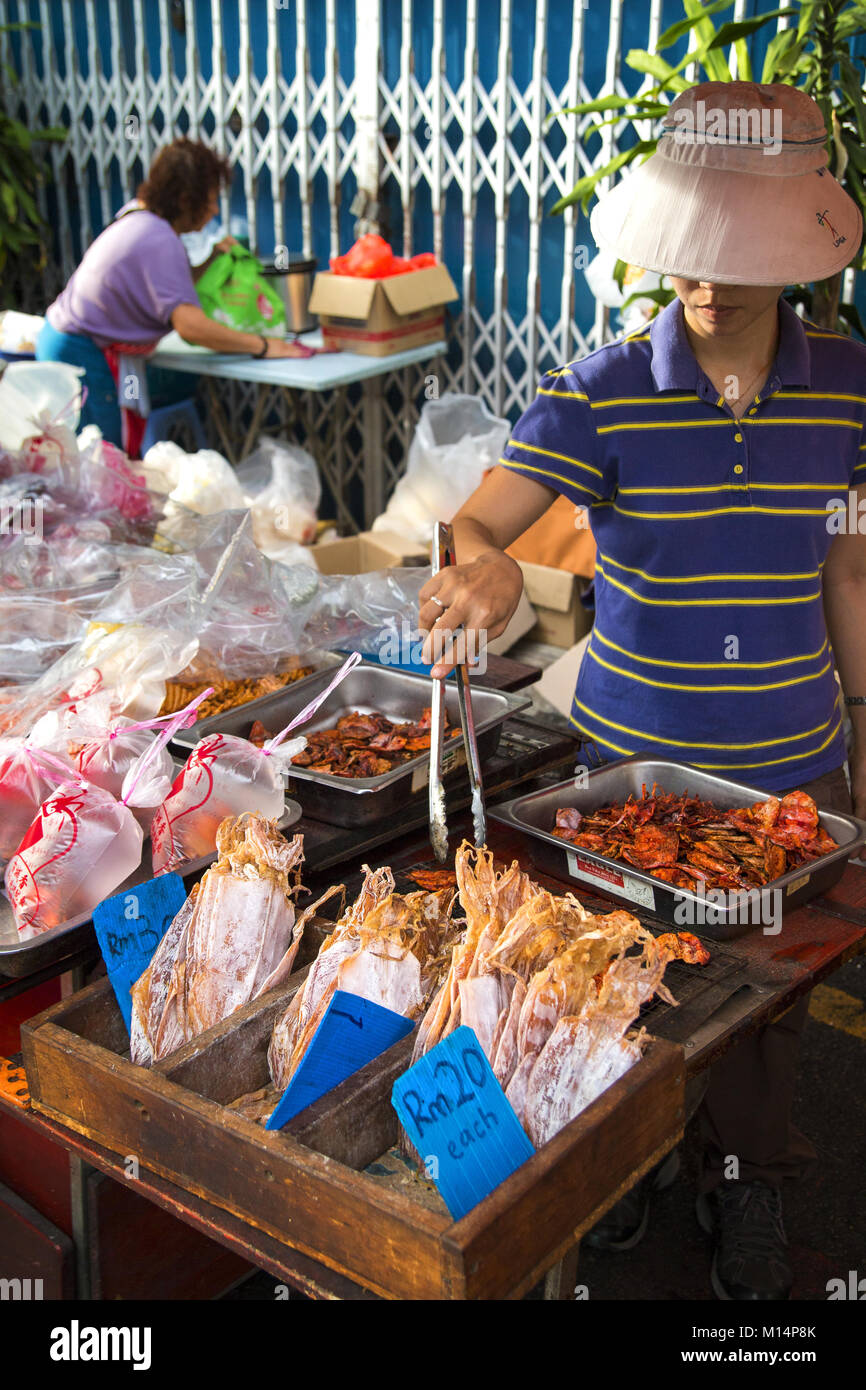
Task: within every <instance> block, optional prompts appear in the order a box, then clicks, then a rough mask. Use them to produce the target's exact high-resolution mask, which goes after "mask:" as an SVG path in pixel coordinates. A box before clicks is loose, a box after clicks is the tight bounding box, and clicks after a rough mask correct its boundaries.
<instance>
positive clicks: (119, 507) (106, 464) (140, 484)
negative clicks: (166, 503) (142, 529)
mask: <svg viewBox="0 0 866 1390" xmlns="http://www.w3.org/2000/svg"><path fill="white" fill-rule="evenodd" d="M79 447H80V457H79V488H80V498H81V502H82V504H83V505H84V506H86V510H88V511H91V512H102V511H116V512H118V513H119V514H120V515H121V516H122V517H124V518H125V519H126V520H127V521H148V520H150V519H151V518H153V517H154V516H156V515H157V512H158V511H161V503H160V504H159V505H157V503H158V499H157V498H156V497H154V496H152V495H151V493H150V491H149V490H148V486H147V478H146V476H145V474H144V473H142V472H141V471H140V469H138V468H137V467H135V466H134V465H133V464H131V463H130V460H129V459H128V457H127V456H126V454H125V453H124V452H123V450H122V449H119V448H118V447H117V445H116V444H112V443H111V442H110V440H107V439H103V438H102V435H101V433H100V432H99V431H98V430H97V428H96V426H88V428H87V429H86V430H83V431H82V433H81V435H80V436H79Z"/></svg>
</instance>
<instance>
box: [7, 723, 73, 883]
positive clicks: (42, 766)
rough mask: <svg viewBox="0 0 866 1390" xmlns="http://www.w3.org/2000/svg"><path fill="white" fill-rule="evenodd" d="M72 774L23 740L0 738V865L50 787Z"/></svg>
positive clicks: (65, 763)
mask: <svg viewBox="0 0 866 1390" xmlns="http://www.w3.org/2000/svg"><path fill="white" fill-rule="evenodd" d="M71 774H72V768H71V766H70V764H69V763H68V761H65V762H64V761H61V759H60V758H52V757H51V756H50V755H46V754H45V753H44V752H43V751H42V750H41V749H39V748H34V747H33V746H32V745H31V744H30V743H28V742H27V740H26V739H19V738H4V739H0V806H2V814H0V866H2V865H4V864H6V863H8V861H9V859H11V857H12V855H13V854H14V853H15V851H16V849H17V848H18V846H19V844H20V843H21V840H22V839H23V838H24V835H25V834H26V832H27V829H28V827H29V826H30V824H31V822H32V821H33V817H34V816H35V815H36V813H37V811H38V810H39V807H40V806H41V805H42V802H43V801H44V800H45V798H46V796H48V794H49V792H50V791H51V788H52V787H55V786H57V784H58V783H59V782H63V781H65V780H66V779H67V778H68V777H69V776H70V775H71Z"/></svg>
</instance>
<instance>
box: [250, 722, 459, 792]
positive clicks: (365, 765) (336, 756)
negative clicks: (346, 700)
mask: <svg viewBox="0 0 866 1390" xmlns="http://www.w3.org/2000/svg"><path fill="white" fill-rule="evenodd" d="M430 717H431V710H430V708H429V706H428V708H427V709H425V710H424V713H423V714H422V716H421V718H420V719H419V720H418V721H417V722H416V723H412V722H406V723H401V722H399V721H397V720H393V719H389V718H388V717H387V715H384V714H380V713H378V712H377V711H375V710H373V711H372V712H371V713H369V714H363V713H361V711H359V710H352V711H350V713H349V714H344V715H342V716H341V718H340V719H338V720H337V722H336V724H335V725H333V727H332V728H328V729H315V730H313V731H312V732H311V733H308V734H307V747H306V748H305V749H304V751H303V753H298V754H297V755H296V756H295V758H294V760H293V766H294V767H306V768H309V769H310V771H312V772H327V773H330V774H331V776H333V777H378V776H380V775H381V774H382V773H384V772H390V771H391V769H392V768H395V767H399V765H400V764H401V763H407V762H409V761H410V759H412V758H417V756H418V754H419V753H426V752H427V750H428V749H429V747H430ZM456 733H457V730H456V729H451V728H449V727H448V720H447V715H446V720H445V737H446V738H453V737H454V736H455V734H456ZM248 738H249V740H250V742H251V743H255V744H256V746H257V747H259V748H260V747H261V746H262V744H263V743H264V741H265V740H266V739H268V738H270V733H269V732H268V730H267V729H266V728H265V726H264V725H263V724H262V723H261V721H260V720H258V719H257V720H256V721H255V723H254V724H253V725H252V728H251V729H250V732H249V734H248Z"/></svg>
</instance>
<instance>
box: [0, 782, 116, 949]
mask: <svg viewBox="0 0 866 1390" xmlns="http://www.w3.org/2000/svg"><path fill="white" fill-rule="evenodd" d="M142 839H143V836H142V831H141V826H140V825H139V824H138V821H137V820H136V819H135V817H134V815H133V814H132V812H131V811H130V809H129V807H128V806H124V804H123V802H122V801H118V800H117V798H116V797H113V796H112V795H111V793H110V792H106V791H103V789H102V787H97V786H94V785H93V783H90V782H85V781H84V779H83V778H81V777H80V774H79V775H78V780H72V779H70V780H69V781H67V782H61V784H60V786H59V787H58V788H57V789H56V791H54V792H52V793H51V795H50V796H49V797H48V798H47V799H46V800H45V801H43V803H42V805H41V806H40V807H39V810H38V812H37V814H36V818H35V820H34V821H33V823H32V824H31V826H30V828H29V830H28V831H27V833H26V834H25V836H24V838H23V840H22V841H21V843H20V845H19V846H18V849H17V851H16V853H15V854H14V855H13V856H12V858H11V859H10V861H9V864H8V867H7V869H6V880H5V881H6V891H7V893H8V895H9V901H10V902H11V904H12V911H13V913H14V914H15V922H16V925H17V927H18V932H19V935H20V936H21V938H22V940H25V941H27V940H30V938H31V937H34V936H38V935H39V934H40V933H41V932H44V931H48V930H50V928H51V927H56V926H59V925H60V923H61V922H66V921H68V920H69V919H70V918H71V917H77V916H78V915H79V914H80V913H83V912H92V910H93V908H94V907H96V905H97V903H101V902H102V900H103V899H104V898H107V897H108V896H109V895H110V894H111V893H113V892H114V890H115V888H117V886H118V884H120V883H122V882H123V880H124V879H125V878H126V877H127V876H128V875H129V874H131V873H132V871H133V869H136V868H138V865H139V864H140V863H141V845H142Z"/></svg>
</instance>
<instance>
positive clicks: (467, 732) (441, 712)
mask: <svg viewBox="0 0 866 1390" xmlns="http://www.w3.org/2000/svg"><path fill="white" fill-rule="evenodd" d="M456 563H457V560H456V557H455V553H454V537H453V534H452V531H451V527H450V526H448V525H447V524H446V523H445V522H443V521H437V522H436V525H435V527H434V530H433V573H434V574H438V573H439V572H440V570H443V569H444V568H445V567H446V565H454V564H456ZM462 631H463V629H462V628H458V629H457V632H462ZM456 635H457V633H452V638H453V637H455V636H456ZM455 669H456V674H457V704H458V707H459V710H460V726H461V728H462V730H463V743H464V746H465V749H466V764H467V767H468V770H469V785H470V787H471V788H472V825H473V829H474V832H475V844H476V845H478V846H481V845H483V844H486V842H487V815H486V813H485V810H484V786H483V784H482V781H481V763H480V761H479V758H478V742H477V740H476V737H475V720H474V718H473V715H472V693H471V690H470V687H469V667H468V664H467V662H466V661H463V662H462V663H461V664H460V665H458V666H457V667H456V668H455ZM444 687H445V680H444V679H442V680H434V682H433V706H432V723H431V726H430V843H431V845H432V846H433V853H434V854H435V856H436V858H437V859H438V860H439V861H440V863H442V862H444V861H445V859H447V857H448V826H447V823H446V820H445V788H444V786H443V782H442V756H443V753H444V748H445V690H444Z"/></svg>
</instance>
